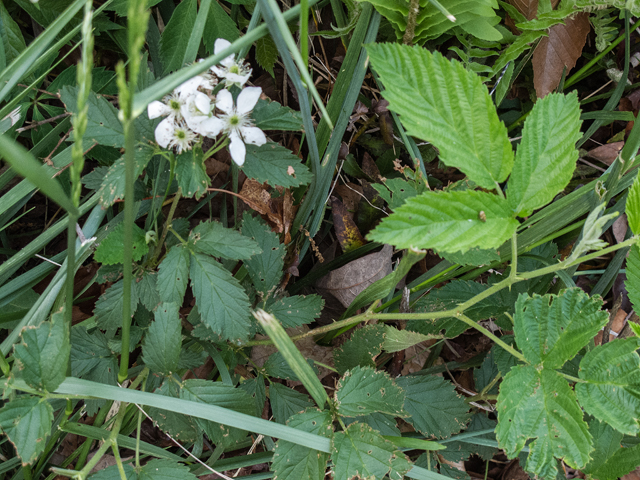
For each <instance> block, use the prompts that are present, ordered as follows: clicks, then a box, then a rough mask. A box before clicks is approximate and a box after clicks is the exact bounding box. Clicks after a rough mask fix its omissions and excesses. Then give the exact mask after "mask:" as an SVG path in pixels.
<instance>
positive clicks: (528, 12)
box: [509, 0, 560, 20]
mask: <svg viewBox="0 0 640 480" xmlns="http://www.w3.org/2000/svg"><path fill="white" fill-rule="evenodd" d="M559 2H560V0H552V2H551V6H552V7H553V8H556V5H558V3H559ZM509 3H510V4H511V5H513V6H514V7H516V8H517V9H518V11H519V12H520V13H521V14H522V15H524V16H525V17H527V20H531V19H533V18H536V15H537V14H538V0H509Z"/></svg>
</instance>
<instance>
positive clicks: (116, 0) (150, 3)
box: [105, 0, 162, 17]
mask: <svg viewBox="0 0 640 480" xmlns="http://www.w3.org/2000/svg"><path fill="white" fill-rule="evenodd" d="M161 1H162V0H147V8H151V7H155V6H156V5H157V4H158V3H160V2H161ZM105 10H113V11H115V12H116V13H117V14H118V15H119V16H121V17H126V16H127V15H128V13H129V0H113V2H111V3H110V4H109V5H108V6H107V7H106V8H105Z"/></svg>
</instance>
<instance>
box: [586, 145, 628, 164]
mask: <svg viewBox="0 0 640 480" xmlns="http://www.w3.org/2000/svg"><path fill="white" fill-rule="evenodd" d="M622 147H624V142H614V143H605V144H604V145H600V146H599V147H596V148H593V149H591V150H589V152H588V153H587V156H588V157H590V158H594V159H596V160H598V161H600V162H602V163H606V164H607V165H611V164H612V163H613V161H614V160H615V159H616V157H617V156H618V154H619V153H620V150H622Z"/></svg>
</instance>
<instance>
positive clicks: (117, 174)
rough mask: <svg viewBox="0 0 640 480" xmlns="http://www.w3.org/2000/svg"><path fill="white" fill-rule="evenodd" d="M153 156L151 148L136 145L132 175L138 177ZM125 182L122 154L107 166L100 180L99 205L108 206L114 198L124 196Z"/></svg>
mask: <svg viewBox="0 0 640 480" xmlns="http://www.w3.org/2000/svg"><path fill="white" fill-rule="evenodd" d="M152 156H153V150H152V149H151V148H149V147H147V146H141V147H136V149H135V150H134V162H135V172H134V177H136V178H137V177H139V176H140V175H141V174H142V172H143V170H144V169H145V168H146V167H147V164H148V163H149V160H151V157H152ZM124 184H125V160H124V155H123V156H122V157H120V158H119V159H118V160H116V162H115V163H114V164H113V165H111V167H109V171H108V172H107V174H106V175H105V176H104V178H103V180H102V187H101V188H100V205H102V206H103V207H104V208H107V207H110V206H111V205H112V204H113V203H114V202H115V201H116V200H122V199H123V198H124Z"/></svg>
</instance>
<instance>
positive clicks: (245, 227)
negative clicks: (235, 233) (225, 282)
mask: <svg viewBox="0 0 640 480" xmlns="http://www.w3.org/2000/svg"><path fill="white" fill-rule="evenodd" d="M242 234H243V235H245V236H247V237H249V238H252V239H253V240H255V241H256V242H257V243H258V246H259V247H260V248H261V249H262V254H261V255H256V256H254V257H252V258H250V259H248V260H245V262H244V265H245V267H247V271H248V272H249V276H250V277H251V280H252V281H253V285H254V286H255V287H256V290H257V291H258V292H260V293H261V294H262V295H263V296H265V297H266V296H268V295H269V294H270V293H271V292H272V291H273V290H275V289H276V287H277V286H278V284H279V283H280V278H282V271H283V269H284V255H285V250H284V245H282V244H281V243H280V240H279V239H278V236H277V235H276V234H275V233H273V232H272V231H271V229H270V228H269V227H268V226H267V225H265V224H263V223H262V222H261V221H260V220H259V219H258V218H255V217H252V216H251V215H250V214H249V213H248V212H245V213H244V215H243V216H242Z"/></svg>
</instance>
